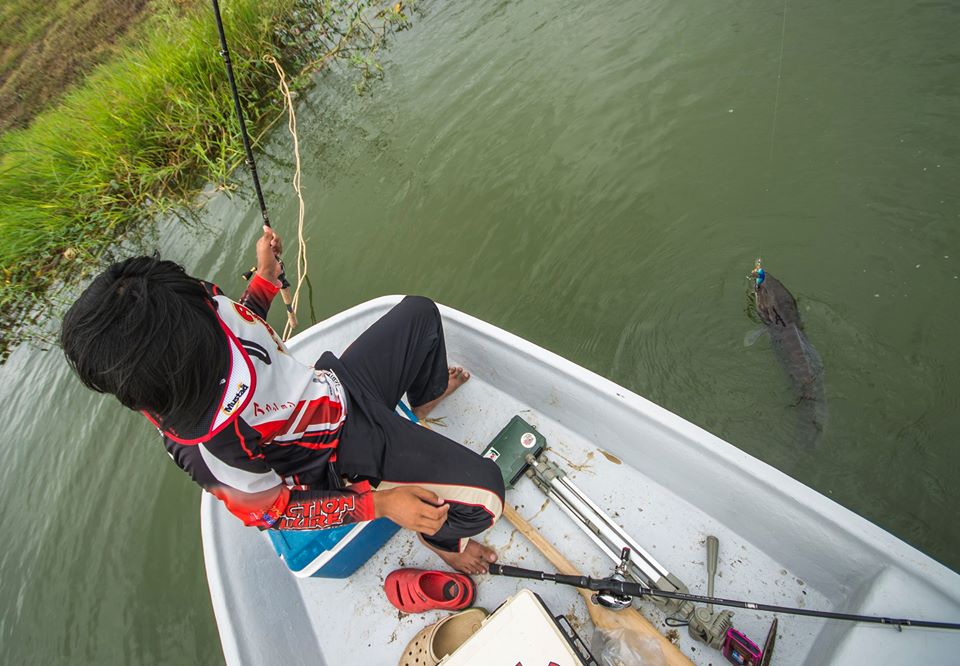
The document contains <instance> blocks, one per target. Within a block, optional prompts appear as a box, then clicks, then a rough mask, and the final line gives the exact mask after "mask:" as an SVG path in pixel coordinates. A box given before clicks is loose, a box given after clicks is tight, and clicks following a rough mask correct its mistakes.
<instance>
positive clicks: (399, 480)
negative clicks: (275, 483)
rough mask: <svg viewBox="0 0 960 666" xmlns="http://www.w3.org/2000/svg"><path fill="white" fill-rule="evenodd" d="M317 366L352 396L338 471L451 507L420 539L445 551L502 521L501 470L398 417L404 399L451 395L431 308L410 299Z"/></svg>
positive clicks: (416, 403)
mask: <svg viewBox="0 0 960 666" xmlns="http://www.w3.org/2000/svg"><path fill="white" fill-rule="evenodd" d="M317 365H318V367H328V368H331V369H333V370H334V371H335V372H336V373H337V375H338V377H340V381H341V382H342V383H343V386H344V387H345V388H346V390H347V394H348V397H347V401H348V402H347V419H346V423H345V424H344V428H343V432H342V433H341V437H340V446H339V447H338V449H337V460H336V463H335V466H336V468H337V471H338V472H340V473H341V474H343V475H345V476H347V477H351V478H358V479H359V478H364V479H369V480H370V481H371V482H372V483H373V484H374V485H375V486H377V487H379V488H380V489H385V488H390V487H396V486H398V485H403V484H409V485H417V486H421V487H423V488H426V489H428V490H431V491H433V492H434V493H436V494H437V495H438V496H440V497H441V498H443V499H444V500H446V503H447V504H449V505H450V510H449V512H448V514H447V520H446V522H445V523H444V525H443V526H442V527H441V528H440V530H439V531H438V532H437V533H436V534H435V535H433V536H427V535H422V536H423V538H424V540H425V541H426V542H427V543H429V544H430V545H432V546H434V547H436V548H440V549H442V550H447V551H451V552H456V551H460V550H463V548H464V547H465V546H466V543H467V538H468V537H471V536H473V535H475V534H478V533H480V532H482V531H483V530H485V529H487V528H489V527H490V526H491V525H493V523H494V521H496V520H497V518H499V517H500V513H501V511H502V510H503V490H504V489H503V477H502V476H501V474H500V469H499V468H498V467H497V465H496V463H494V462H493V461H492V460H487V459H485V458H482V457H480V455H479V454H477V453H474V452H473V451H471V450H470V449H468V448H466V447H464V446H462V445H460V444H458V443H457V442H455V441H453V440H451V439H448V438H447V437H444V436H443V435H441V434H439V433H437V432H435V431H433V430H430V429H428V428H425V427H423V426H420V425H416V424H414V423H412V422H410V421H409V420H408V419H406V418H405V417H403V416H400V415H399V414H397V413H396V412H395V411H394V409H395V407H396V405H397V402H399V400H400V398H401V396H403V394H404V393H406V394H407V397H408V398H409V400H410V404H411V406H412V407H418V406H420V405H422V404H424V403H427V402H429V401H431V400H433V399H435V398H437V397H439V396H440V395H441V394H442V393H443V392H444V391H445V390H446V388H447V378H448V374H447V354H446V347H445V346H444V340H443V324H442V322H441V320H440V312H439V311H438V310H437V306H436V305H435V304H434V303H433V301H431V300H430V299H427V298H423V297H419V296H407V297H406V298H404V299H403V301H401V302H400V303H399V304H398V305H396V306H395V307H394V308H393V309H391V310H390V312H388V313H387V314H385V315H384V316H383V317H381V318H380V319H379V320H378V321H377V322H376V323H374V324H373V325H372V326H371V327H370V328H368V329H367V330H366V331H364V332H363V334H361V335H360V337H359V338H357V339H356V340H355V341H354V342H353V344H351V345H350V347H348V348H347V350H346V351H345V352H344V353H343V355H342V356H341V357H340V358H339V359H336V357H334V356H333V355H332V354H324V356H323V357H322V358H321V359H320V361H319V362H318V364H317Z"/></svg>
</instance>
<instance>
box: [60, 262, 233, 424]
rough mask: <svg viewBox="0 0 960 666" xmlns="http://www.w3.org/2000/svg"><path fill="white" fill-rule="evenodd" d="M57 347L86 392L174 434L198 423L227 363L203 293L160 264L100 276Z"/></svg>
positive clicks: (127, 266) (171, 266)
mask: <svg viewBox="0 0 960 666" xmlns="http://www.w3.org/2000/svg"><path fill="white" fill-rule="evenodd" d="M60 344H61V345H62V346H63V351H64V354H66V357H67V360H68V361H69V362H70V365H71V366H72V367H73V369H74V370H75V371H76V373H77V375H78V376H79V377H80V380H81V381H82V382H83V383H84V384H85V385H86V386H87V387H89V388H91V389H93V390H94V391H98V392H100V393H112V394H113V395H115V396H116V397H117V398H118V399H119V400H120V402H121V403H123V404H124V405H125V406H127V407H129V408H130V409H135V410H143V411H146V412H148V413H150V414H151V416H153V417H154V418H156V419H157V420H158V421H159V422H160V423H161V424H162V427H163V428H164V429H168V430H173V431H177V430H189V429H191V428H193V427H194V426H196V425H198V424H199V422H200V421H201V419H202V418H203V417H204V415H205V414H206V413H207V412H208V411H209V408H210V406H211V404H212V402H213V401H214V400H215V399H216V398H217V397H219V392H218V384H219V381H220V379H221V378H222V377H223V375H224V373H225V372H226V371H227V366H228V363H229V349H228V347H227V343H226V336H225V335H224V333H223V330H222V329H221V327H220V324H219V321H218V318H217V315H216V311H215V309H214V305H213V302H212V300H211V298H210V296H208V294H207V291H206V288H205V287H204V286H203V284H202V283H201V282H200V281H199V280H197V279H196V278H193V277H190V276H189V275H187V274H186V272H185V271H184V269H183V267H181V266H180V265H178V264H176V263H174V262H172V261H164V260H161V259H160V258H159V257H133V258H131V259H127V260H126V261H122V262H119V263H116V264H113V265H112V266H110V267H109V268H108V269H107V270H105V271H104V272H103V273H101V274H100V275H98V276H97V277H96V278H95V279H94V280H93V282H92V283H91V284H90V286H89V287H87V288H86V290H84V292H83V293H82V294H81V295H80V297H79V298H78V299H77V301H76V302H75V303H74V304H73V306H72V307H71V308H70V310H69V311H67V314H66V316H65V317H64V319H63V324H62V327H61V329H60Z"/></svg>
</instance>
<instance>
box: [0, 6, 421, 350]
mask: <svg viewBox="0 0 960 666" xmlns="http://www.w3.org/2000/svg"><path fill="white" fill-rule="evenodd" d="M387 7H388V8H387V9H385V10H383V11H380V12H374V11H373V10H371V9H370V8H369V7H368V3H365V2H355V1H349V2H348V1H347V0H341V1H335V0H327V1H326V2H315V1H314V2H309V1H307V0H274V1H272V2H261V1H258V0H226V1H224V2H222V9H223V13H224V23H225V27H226V31H227V34H228V37H229V40H230V49H231V56H232V60H233V64H234V69H235V72H236V75H237V85H238V87H239V89H240V91H241V97H242V101H243V105H244V107H245V114H246V117H247V120H248V124H249V126H250V127H252V128H253V130H254V133H256V129H257V128H262V127H263V126H264V125H265V124H266V123H267V122H268V120H270V119H274V118H276V116H277V114H278V112H280V111H281V110H282V101H281V100H280V99H279V96H278V94H277V92H276V91H277V77H276V72H275V71H274V70H273V67H272V66H271V65H269V64H268V63H266V62H264V60H263V57H264V56H265V55H267V54H270V55H273V56H274V57H276V58H277V59H278V60H279V61H280V62H281V63H283V65H284V67H285V68H286V69H287V70H288V71H289V72H299V71H303V70H304V69H306V70H309V69H310V63H316V62H326V61H327V60H328V59H329V58H327V57H325V54H327V55H329V54H330V53H331V52H333V53H334V54H337V55H344V56H346V55H347V53H348V52H350V57H351V58H352V59H353V60H355V61H358V62H360V63H361V64H362V63H364V61H365V58H366V57H367V56H364V55H359V54H361V53H362V48H363V47H364V44H366V45H367V47H368V48H373V49H375V48H376V47H377V46H378V45H379V43H380V42H381V41H382V38H383V36H384V35H386V34H387V32H388V31H389V30H390V29H391V28H392V27H395V26H397V25H403V22H404V20H405V19H404V16H403V8H402V7H401V5H393V6H389V5H387ZM154 8H155V9H156V10H157V11H156V13H155V14H154V15H152V16H151V17H150V18H149V19H148V20H147V21H146V22H145V23H144V24H143V25H142V26H141V27H140V28H139V29H138V30H139V34H138V37H137V38H136V39H133V40H132V41H131V43H130V44H129V45H128V46H126V47H125V48H123V50H122V51H121V52H120V53H118V54H117V55H115V56H114V57H113V58H112V59H111V60H109V61H108V62H107V63H105V64H103V65H101V66H100V67H98V68H97V69H96V70H95V71H94V72H93V73H92V74H91V75H89V76H88V77H87V78H86V79H85V80H84V82H83V83H82V84H81V85H80V86H79V87H77V88H76V89H75V90H73V91H72V92H70V93H69V94H67V95H66V97H64V99H63V101H62V102H61V103H60V104H59V105H57V106H56V107H53V108H51V109H49V110H48V111H45V112H44V113H42V114H41V115H39V116H37V117H36V118H35V119H34V121H33V123H32V124H31V125H30V126H29V127H28V128H27V129H24V130H16V131H11V132H8V133H6V134H5V135H3V136H2V137H0V278H2V284H0V313H2V314H0V317H2V320H0V326H2V331H3V332H2V335H3V338H4V339H2V340H0V346H2V347H6V346H7V344H9V343H10V342H11V339H12V337H13V332H14V331H16V330H17V325H18V324H20V323H21V322H22V318H23V315H24V313H25V312H26V311H33V312H38V311H39V312H41V313H42V312H43V311H44V308H43V307H42V303H43V301H44V298H45V297H46V296H47V295H48V290H49V288H50V286H51V285H52V284H55V283H59V282H60V281H62V280H63V279H64V278H65V277H68V276H69V275H70V274H71V273H75V272H77V268H78V267H80V266H83V265H91V264H96V263H97V259H98V255H99V254H100V253H101V251H102V250H103V249H104V248H105V247H106V246H108V245H110V244H113V243H115V242H116V240H117V239H118V238H119V237H120V236H121V235H122V234H124V233H125V232H126V231H128V230H129V229H130V228H131V227H132V226H133V225H137V224H138V223H140V222H141V221H142V220H144V219H147V218H148V217H149V216H151V215H153V214H155V213H156V212H157V211H158V210H162V209H163V208H164V207H168V206H173V205H178V204H180V203H182V202H184V201H186V200H188V198H189V197H190V196H191V195H192V194H193V193H194V192H195V191H196V188H197V187H198V185H200V184H201V183H202V182H204V181H205V180H214V181H223V180H224V179H225V178H227V176H228V174H229V173H230V171H231V170H232V169H233V168H235V167H236V166H237V165H238V164H240V163H242V145H241V143H240V137H239V127H238V124H237V120H236V118H235V117H234V111H233V104H232V101H231V98H230V92H229V88H228V85H227V80H226V76H225V73H224V65H223V60H222V59H221V57H220V55H219V53H218V42H217V35H216V27H215V23H214V21H213V17H212V15H211V12H210V8H209V3H207V2H203V1H198V2H193V1H189V2H184V1H182V0H181V2H173V1H172V0H171V1H170V2H168V3H162V2H161V3H158V4H155V5H154ZM372 16H376V21H377V23H376V27H374V24H373V23H372V22H371V20H372V19H371V17H372ZM351 38H354V41H357V42H359V46H357V47H356V48H352V49H345V48H343V43H344V42H345V41H347V40H350V39H351ZM358 49H360V50H358ZM38 303H40V304H41V307H40V308H39V310H38V309H37V307H36V305H37V304H38ZM0 353H2V349H0Z"/></svg>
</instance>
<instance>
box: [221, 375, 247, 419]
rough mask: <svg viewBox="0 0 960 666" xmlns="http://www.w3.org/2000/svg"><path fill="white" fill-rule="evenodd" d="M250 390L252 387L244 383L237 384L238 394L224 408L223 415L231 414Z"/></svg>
mask: <svg viewBox="0 0 960 666" xmlns="http://www.w3.org/2000/svg"><path fill="white" fill-rule="evenodd" d="M249 390H250V387H249V386H247V385H246V384H244V383H243V382H240V383H239V384H237V392H236V394H234V396H233V397H232V398H231V399H230V402H228V403H227V404H225V405H224V406H223V413H224V414H229V413H230V412H232V411H233V408H234V407H236V406H237V403H238V402H240V398H242V397H243V396H244V395H246V393H247V391H249Z"/></svg>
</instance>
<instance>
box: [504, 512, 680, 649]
mask: <svg viewBox="0 0 960 666" xmlns="http://www.w3.org/2000/svg"><path fill="white" fill-rule="evenodd" d="M503 517H504V518H506V519H507V520H508V521H510V524H511V525H513V526H514V527H515V528H516V530H517V531H518V532H520V534H522V535H523V536H525V537H526V538H527V539H528V540H529V541H530V543H532V544H533V545H534V546H535V547H536V548H537V550H539V551H540V552H541V553H543V555H544V557H546V558H547V559H548V560H550V564H552V565H553V566H554V567H555V568H556V569H557V571H558V572H559V573H562V574H567V575H570V576H579V575H580V572H579V571H577V568H576V567H575V566H573V564H571V563H570V560H568V559H567V558H565V557H564V556H563V554H561V553H560V551H559V550H557V549H556V548H555V547H554V546H553V544H552V543H550V542H549V541H547V540H546V539H545V538H544V537H543V535H542V534H540V531H539V530H537V528H535V527H534V526H533V525H531V524H530V523H528V522H527V521H526V519H524V518H523V516H521V515H520V514H519V513H517V511H516V509H514V508H513V507H512V506H510V505H509V504H507V503H504V505H503ZM580 594H581V595H582V596H583V598H584V601H585V602H586V604H587V612H588V613H590V619H591V620H592V621H593V626H595V627H597V628H598V629H616V628H621V629H624V630H627V631H633V632H636V633H638V634H639V635H640V636H643V637H646V638H651V639H653V640H655V641H656V642H657V645H659V646H660V652H661V654H662V655H663V663H664V664H667V665H668V666H693V662H691V661H690V660H689V659H687V657H686V656H685V655H684V654H683V653H682V652H680V649H679V648H678V647H677V646H676V645H674V644H673V643H671V642H670V641H669V640H667V637H666V636H664V635H663V634H661V633H660V632H659V631H657V628H656V627H654V626H653V625H652V624H650V621H649V620H647V618H645V617H644V616H643V615H641V614H640V612H639V611H638V610H637V609H635V608H633V607H630V608H625V609H623V610H621V611H612V610H609V609H607V608H604V607H602V606H598V605H596V604H594V603H593V601H592V600H591V594H590V592H588V591H587V590H580Z"/></svg>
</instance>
